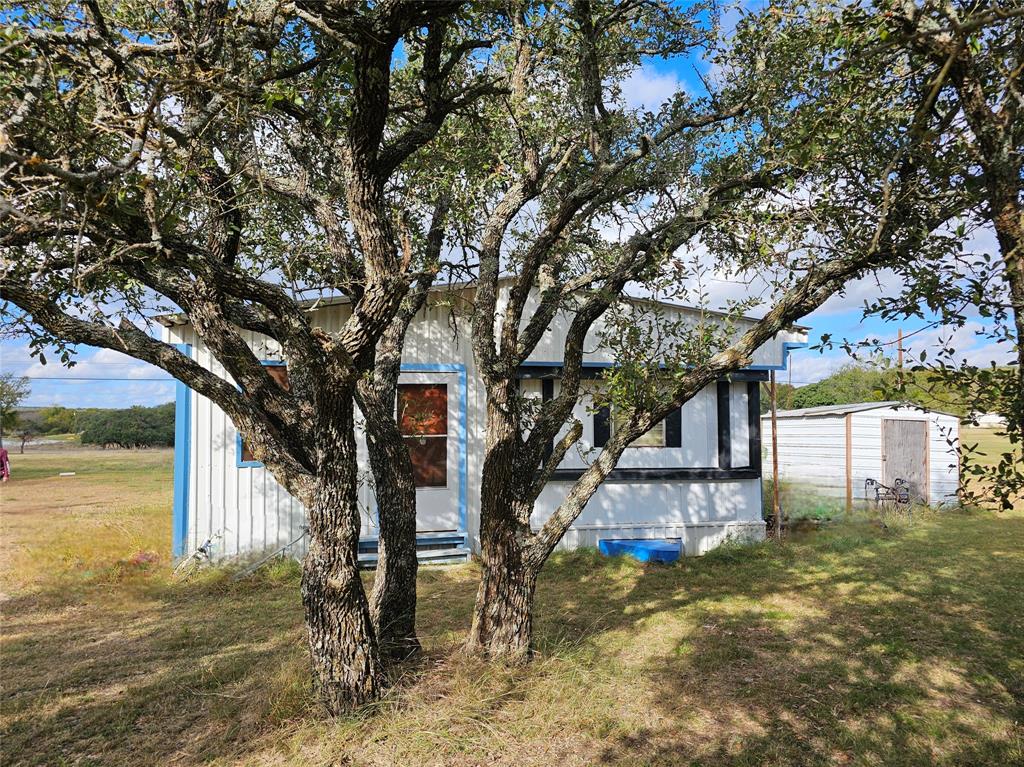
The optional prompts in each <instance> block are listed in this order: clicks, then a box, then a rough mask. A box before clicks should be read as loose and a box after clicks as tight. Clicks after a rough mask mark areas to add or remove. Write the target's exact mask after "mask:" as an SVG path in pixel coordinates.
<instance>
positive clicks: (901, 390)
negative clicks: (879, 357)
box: [761, 362, 974, 417]
mask: <svg viewBox="0 0 1024 767" xmlns="http://www.w3.org/2000/svg"><path fill="white" fill-rule="evenodd" d="M775 396H776V401H777V407H778V409H779V410H798V409H802V408H808V407H822V406H825V405H849V404H852V403H855V402H884V401H886V400H896V399H898V400H904V401H907V402H912V403H914V404H915V405H920V406H921V407H926V408H930V409H932V410H942V411H945V412H947V413H953V414H955V415H958V416H961V417H964V416H966V415H968V414H969V413H970V412H971V411H972V410H973V409H974V408H973V407H972V403H971V401H970V400H969V398H968V397H966V396H965V395H964V393H963V392H962V391H959V390H958V389H956V388H955V387H953V386H949V385H946V384H945V382H944V381H942V380H937V379H936V378H935V376H934V375H933V374H931V372H930V371H927V370H922V369H907V370H898V369H895V368H878V367H872V366H868V365H863V364H858V363H856V362H852V363H849V364H847V365H844V366H843V367H841V368H839V369H838V370H837V371H836V372H834V373H833V374H832V375H830V376H828V377H827V378H823V379H822V380H820V381H816V382H815V383H811V384H807V385H805V386H799V387H797V386H791V385H789V384H777V385H776V389H775ZM770 402H771V400H770V395H769V391H768V386H767V384H765V385H763V391H762V396H761V412H762V413H766V412H768V409H769V407H770Z"/></svg>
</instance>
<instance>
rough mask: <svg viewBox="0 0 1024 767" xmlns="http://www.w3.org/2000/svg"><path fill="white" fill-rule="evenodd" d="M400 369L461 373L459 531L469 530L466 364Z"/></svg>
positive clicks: (412, 365) (402, 369)
mask: <svg viewBox="0 0 1024 767" xmlns="http://www.w3.org/2000/svg"><path fill="white" fill-rule="evenodd" d="M400 369H401V371H402V372H403V373H458V375H459V391H458V396H459V408H460V410H461V414H460V417H459V429H458V434H457V439H458V446H459V531H460V532H466V531H468V530H469V510H468V489H467V486H466V483H467V481H468V474H469V464H468V461H469V452H468V450H467V439H468V438H467V434H468V425H467V423H466V421H467V419H468V418H469V388H468V386H467V383H466V366H465V365H463V364H461V363H457V362H456V363H451V364H445V363H423V364H409V365H402V367H401V368H400Z"/></svg>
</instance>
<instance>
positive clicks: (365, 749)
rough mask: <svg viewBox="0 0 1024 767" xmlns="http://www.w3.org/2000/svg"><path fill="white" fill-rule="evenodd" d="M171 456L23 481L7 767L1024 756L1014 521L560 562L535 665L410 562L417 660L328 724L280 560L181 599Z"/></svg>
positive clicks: (1020, 535)
mask: <svg viewBox="0 0 1024 767" xmlns="http://www.w3.org/2000/svg"><path fill="white" fill-rule="evenodd" d="M15 457H17V456H15ZM169 457H170V456H169V454H168V453H157V452H143V453H102V452H95V453H92V452H90V453H85V452H83V453H74V454H67V453H66V454H60V455H46V454H36V455H26V456H25V457H24V458H20V459H19V460H17V461H16V462H15V465H14V472H15V477H16V480H15V481H14V482H12V483H10V484H8V485H6V486H4V487H3V489H2V491H0V492H2V496H0V502H2V506H0V511H2V515H0V524H2V525H3V527H2V534H3V550H4V556H3V566H2V568H0V578H2V584H0V589H2V590H3V592H4V601H3V604H2V610H3V626H2V632H3V637H2V642H3V643H2V646H0V652H2V658H0V660H2V681H3V691H2V696H3V697H2V699H0V702H2V706H0V749H2V752H3V759H2V761H3V762H4V763H6V764H40V765H61V764H76V765H127V764H173V765H189V764H217V765H293V766H298V765H301V766H303V767H306V766H308V767H312V766H313V765H317V766H319V765H328V764H331V765H386V764H398V765H442V764H443V765H483V764H486V765H492V764H493V765H516V767H526V766H527V765H552V764H558V765H559V766H560V767H575V766H576V765H589V764H609V765H648V764H651V765H662V764H680V765H763V764H768V765H875V764H887V765H932V764H941V765H993V766H994V765H1010V764H1022V763H1024V736H1022V729H1021V728H1022V724H1021V723H1022V721H1024V597H1022V596H1021V588H1020V586H1021V584H1020V579H1021V574H1022V573H1024V514H1022V513H1019V512H1014V513H1011V514H1004V515H1001V516H997V515H995V514H989V513H977V514H971V515H968V514H964V513H952V512H950V513H945V514H934V513H925V514H922V515H920V516H918V517H917V518H916V519H914V520H913V522H911V523H909V524H906V525H902V526H898V527H895V526H890V528H889V529H887V530H881V529H879V528H876V527H874V526H872V525H871V524H869V523H868V522H867V521H863V520H853V521H848V522H846V523H843V525H841V526H834V527H832V528H830V529H828V530H826V531H825V532H823V533H819V534H816V535H814V536H813V537H807V538H805V539H802V540H794V541H790V542H787V543H786V544H784V545H781V546H779V545H776V544H763V545H758V546H753V547H746V548H739V547H727V548H725V549H721V550H719V551H717V552H714V553H713V554H711V555H708V556H706V557H703V558H700V559H691V560H687V561H685V562H683V563H681V564H679V565H677V566H670V567H644V566H641V565H639V564H636V563H633V562H631V561H626V560H606V559H601V558H600V557H597V556H596V555H594V554H593V553H590V552H579V553H576V554H573V555H568V556H559V557H556V558H555V559H554V560H553V561H552V562H551V564H550V566H549V567H548V568H547V569H546V570H545V573H544V575H543V576H542V577H541V581H540V584H539V586H538V624H537V640H538V645H539V655H538V658H537V659H536V661H535V662H534V663H532V664H531V665H529V666H528V667H525V668H501V667H494V666H486V665H484V664H481V663H480V662H479V661H476V660H473V659H470V658H465V657H463V656H461V655H460V654H459V653H458V651H457V647H458V642H459V639H460V638H461V636H462V635H463V634H464V632H465V630H466V629H467V627H468V623H469V619H470V608H471V604H472V599H473V593H474V588H475V575H476V571H475V568H474V566H473V565H465V566H458V567H449V568H431V569H426V570H423V571H421V572H422V577H421V581H420V623H419V625H420V631H421V635H422V637H423V639H424V642H425V647H426V652H425V654H424V656H423V658H422V659H421V660H420V661H419V662H417V663H415V664H410V665H409V666H407V667H405V668H403V669H400V670H397V671H396V674H398V675H399V677H400V678H399V681H398V685H397V687H396V689H395V690H394V691H393V692H392V693H391V694H390V696H389V697H388V698H387V699H386V700H385V701H383V702H382V703H380V704H379V705H377V706H376V707H374V709H373V710H371V711H367V712H364V713H363V714H361V715H359V716H354V717H350V718H345V719H342V720H337V721H330V720H327V719H324V718H322V717H321V716H320V715H319V714H318V713H317V712H316V710H315V709H314V708H313V707H312V705H311V703H310V697H309V688H308V683H307V679H306V661H305V648H304V640H303V631H302V615H301V607H300V605H299V597H298V578H297V568H296V567H295V566H294V565H288V564H282V565H278V566H275V567H273V568H271V569H269V570H265V571H263V572H262V573H261V574H260V575H259V576H258V577H257V578H254V579H250V580H247V581H244V582H232V581H231V580H230V578H228V577H227V575H226V574H225V573H223V572H211V573H207V574H204V575H203V576H202V577H200V578H199V579H198V580H196V581H194V582H192V583H189V584H176V583H173V582H172V581H171V579H170V577H169V567H168V562H167V559H166V552H167V549H168V548H169V536H170V530H169V527H170V525H169V516H170V511H169V509H170V497H171V482H170V460H169ZM61 470H73V471H77V472H78V474H77V475H76V477H73V478H58V477H56V476H55V474H56V473H57V472H58V471H61ZM140 551H143V552H144V551H156V552H159V554H160V555H162V557H163V558H162V559H160V560H159V561H157V562H155V563H148V562H147V561H146V560H147V558H146V557H139V556H137V554H138V553H139V552H140Z"/></svg>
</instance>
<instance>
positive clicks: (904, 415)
mask: <svg viewBox="0 0 1024 767" xmlns="http://www.w3.org/2000/svg"><path fill="white" fill-rule="evenodd" d="M776 419H777V422H778V429H779V434H778V451H779V478H780V479H781V480H782V481H783V482H790V483H793V484H798V485H801V486H804V487H805V488H807V489H810V490H813V491H814V492H815V493H816V494H818V495H821V496H831V497H837V498H845V500H846V507H847V508H851V507H852V506H853V504H854V502H855V501H863V500H865V498H866V495H865V482H866V481H867V480H869V479H873V480H876V481H877V482H881V483H882V484H883V485H887V486H889V487H892V486H893V484H894V483H895V481H896V479H904V480H906V481H907V482H908V483H909V484H910V490H911V495H912V497H915V498H916V499H917V500H919V501H921V500H927V502H928V503H929V504H930V505H933V506H938V505H943V504H951V503H955V502H956V497H957V488H958V485H959V474H960V472H959V445H960V420H959V418H957V416H955V415H951V414H949V413H941V412H938V411H935V410H926V409H924V408H921V407H918V406H917V405H913V404H910V403H904V402H859V403H856V404H852V405H825V406H823V407H810V408H804V409H801V410H783V411H779V412H778V413H777V414H776ZM761 424H762V432H763V434H764V446H765V448H766V450H767V451H768V453H767V455H768V457H767V458H766V460H765V461H764V466H765V476H772V459H771V452H770V451H771V445H772V422H771V415H770V414H766V415H763V416H761ZM872 497H873V496H872Z"/></svg>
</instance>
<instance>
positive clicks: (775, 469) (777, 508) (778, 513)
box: [769, 370, 782, 541]
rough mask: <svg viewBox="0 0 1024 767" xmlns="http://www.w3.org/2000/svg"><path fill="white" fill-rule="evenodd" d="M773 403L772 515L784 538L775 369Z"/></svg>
mask: <svg viewBox="0 0 1024 767" xmlns="http://www.w3.org/2000/svg"><path fill="white" fill-rule="evenodd" d="M769 388H770V390H771V394H770V400H771V404H772V515H773V516H774V517H775V537H776V538H777V539H778V540H780V541H781V540H782V506H781V504H780V503H779V423H778V419H777V418H776V417H775V414H776V410H777V408H776V404H777V403H776V393H775V371H774V370H773V371H771V373H770V386H769Z"/></svg>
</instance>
